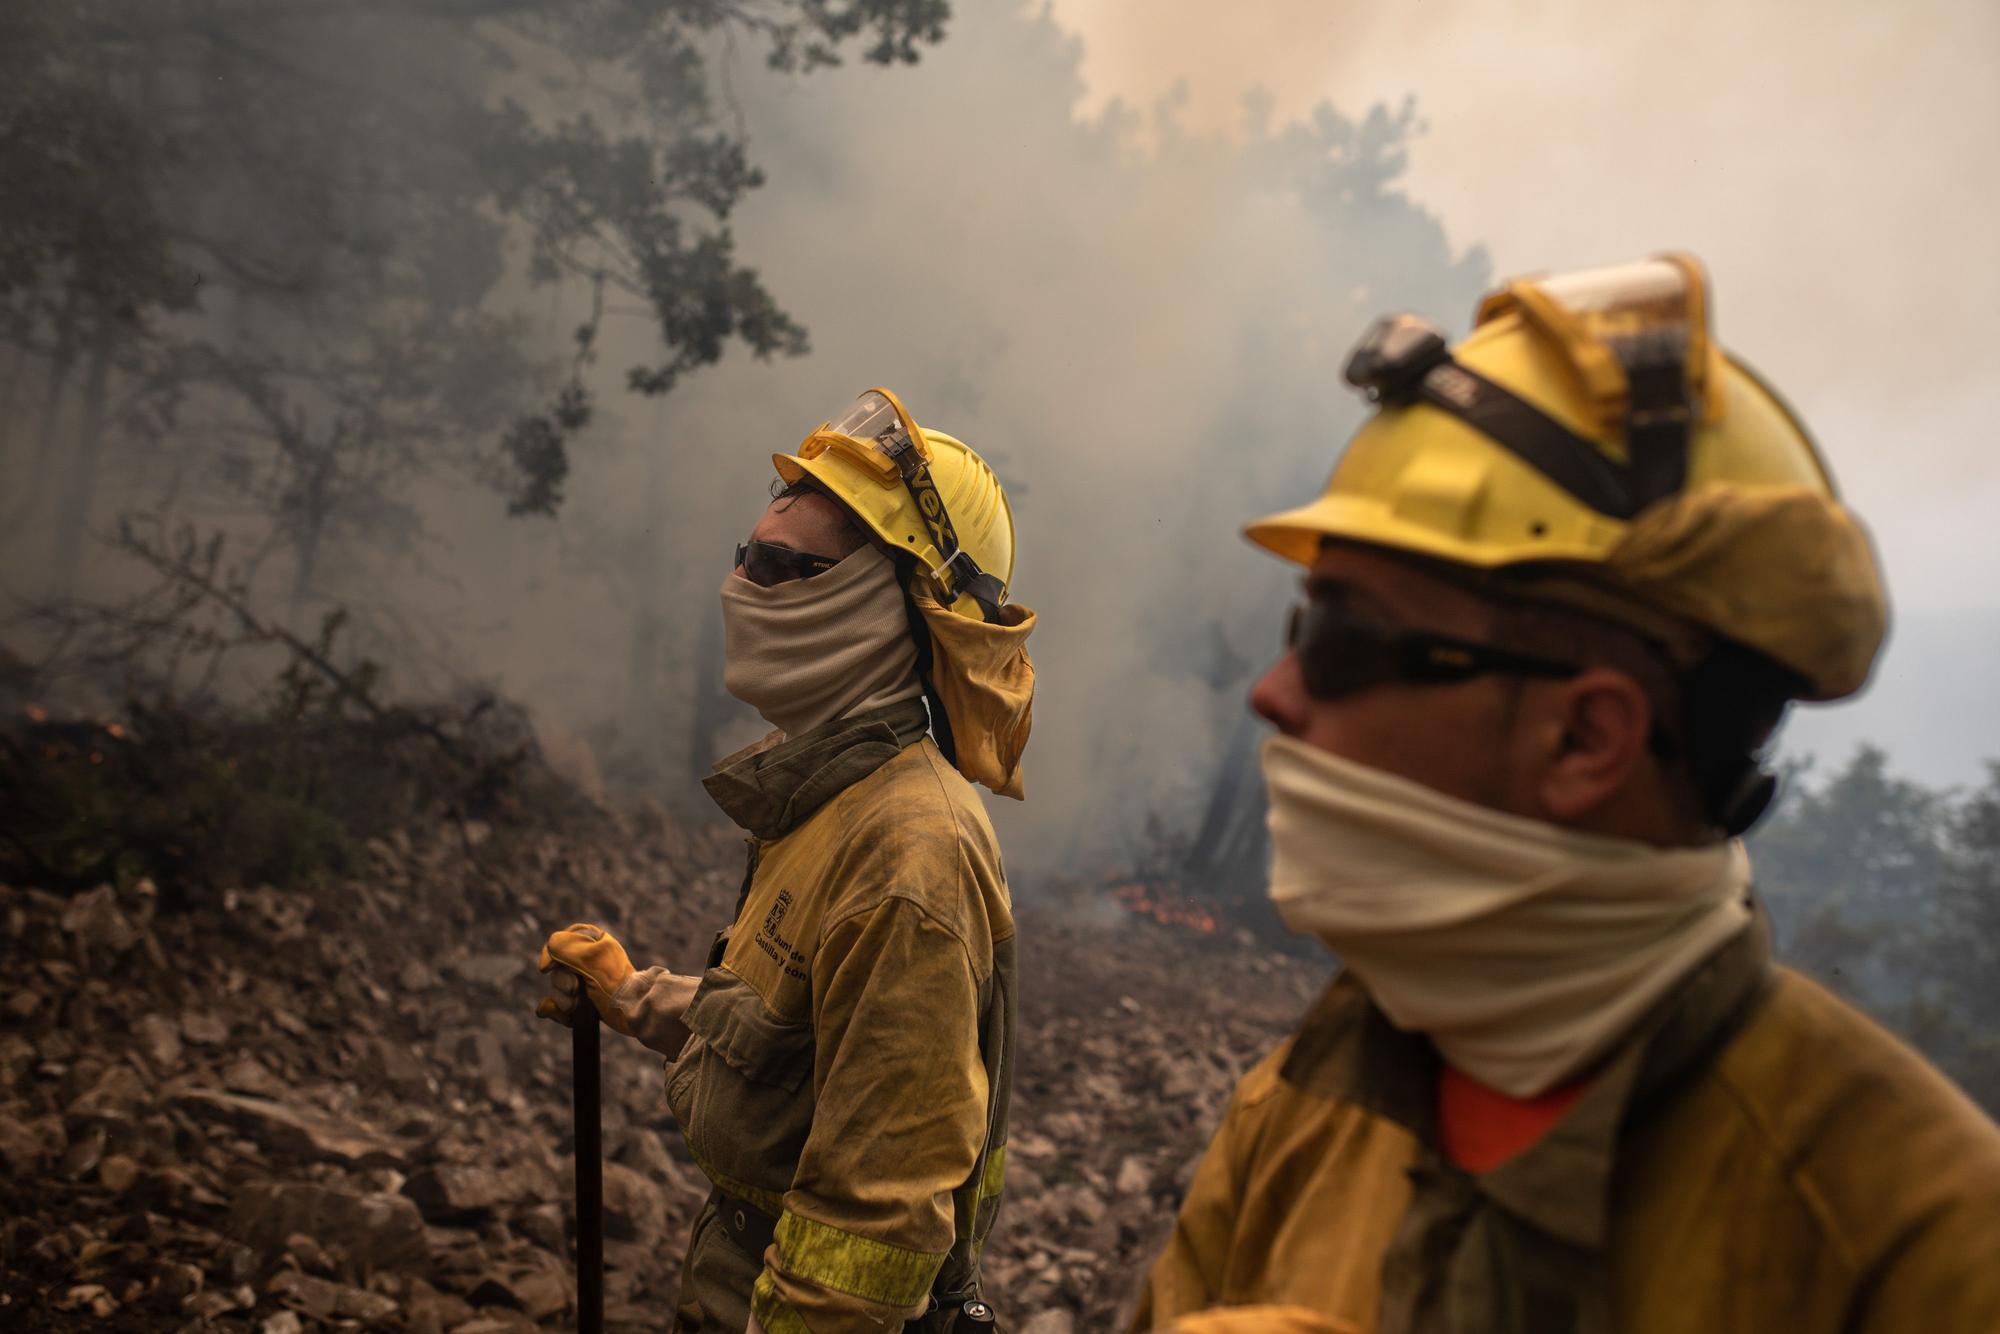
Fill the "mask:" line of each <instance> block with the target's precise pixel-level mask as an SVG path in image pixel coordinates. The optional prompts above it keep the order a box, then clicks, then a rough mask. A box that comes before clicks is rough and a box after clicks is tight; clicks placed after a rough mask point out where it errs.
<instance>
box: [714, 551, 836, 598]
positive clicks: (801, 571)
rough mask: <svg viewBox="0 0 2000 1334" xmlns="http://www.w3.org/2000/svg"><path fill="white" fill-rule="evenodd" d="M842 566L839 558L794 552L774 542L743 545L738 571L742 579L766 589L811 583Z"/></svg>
mask: <svg viewBox="0 0 2000 1334" xmlns="http://www.w3.org/2000/svg"><path fill="white" fill-rule="evenodd" d="M838 564H840V557H838V556H817V555H814V554H813V553H812V552H810V551H794V550H792V549H791V548H790V547H781V546H779V545H778V544H777V543H775V542H743V543H739V544H738V545H737V548H736V567H737V568H739V569H741V570H742V571H743V577H744V578H746V579H748V580H749V581H750V582H751V583H753V584H757V585H759V586H760V587H763V588H769V587H770V586H771V585H773V584H783V583H790V582H791V581H792V580H794V579H810V578H812V577H813V576H814V575H816V574H825V573H826V572H827V571H828V570H830V569H832V568H833V567H834V566H836V565H838Z"/></svg>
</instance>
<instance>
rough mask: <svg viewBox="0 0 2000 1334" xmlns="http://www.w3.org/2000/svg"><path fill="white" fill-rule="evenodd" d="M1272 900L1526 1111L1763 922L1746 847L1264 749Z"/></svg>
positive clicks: (1270, 743) (1313, 753)
mask: <svg viewBox="0 0 2000 1334" xmlns="http://www.w3.org/2000/svg"><path fill="white" fill-rule="evenodd" d="M1263 765H1264V778H1265V782H1266V784H1267V786H1268V788H1269V791H1270V801H1271V805H1270V827H1271V898H1272V900H1273V902H1274V903H1275V904H1276V905H1277V908H1278V912H1279V914H1280V915H1281V916H1282V917H1283V918H1284V920H1285V923H1286V925H1288V926H1290V927H1291V928H1292V929H1293V930H1294V931H1299V932H1302V933H1310V934H1313V935H1316V936H1318V937H1319V938H1320V939H1321V940H1322V941H1324V942H1325V943H1326V945H1327V947H1328V948H1329V949H1331V950H1333V951H1334V953H1336V954H1338V955H1339V956H1340V957H1341V959H1342V961H1343V962H1344V963H1346V965H1347V966H1348V967H1349V968H1350V969H1352V970H1353V972H1354V974H1355V976H1356V977H1358V978H1360V979H1361V982H1362V984H1363V985H1364V986H1366V987H1367V989H1368V992H1369V994H1370V996H1372V997H1373V998H1374V1001H1375V1003H1376V1004H1377V1005H1378V1006H1380V1007H1381V1010H1382V1012H1383V1014H1385V1015H1387V1016H1388V1018H1389V1021H1390V1022H1391V1023H1393V1024H1395V1025H1396V1026H1397V1027H1398V1028H1402V1029H1406V1030H1410V1031H1413V1032H1421V1033H1424V1034H1427V1035H1428V1036H1429V1037H1430V1039H1431V1041H1432V1043H1433V1044H1434V1045H1435V1046H1436V1047H1437V1048H1438V1051H1439V1052H1440V1054H1442V1055H1443V1057H1444V1059H1445V1060H1446V1061H1448V1062H1450V1063H1451V1064H1452V1065H1453V1066H1455V1067H1457V1068H1458V1069H1459V1070H1461V1071H1462V1072H1464V1073H1465V1074H1468V1075H1471V1076H1472V1077H1473V1078H1474V1079H1477V1080H1479V1081H1480V1082H1482V1083H1484V1084H1487V1085H1489V1086H1491V1087H1493V1088H1496V1089H1499V1090H1500V1091H1501V1092H1503V1093H1507V1094H1511V1095H1513V1096H1515V1097H1533V1096H1535V1095H1536V1094H1539V1093H1543V1092H1546V1091H1547V1090H1548V1089H1550V1088H1553V1087H1555V1086H1556V1085H1558V1084H1561V1083H1563V1082H1565V1081H1567V1080H1569V1079H1572V1078H1575V1077H1576V1076H1577V1075H1579V1074H1582V1073H1583V1072H1584V1071H1585V1070H1586V1069H1588V1068H1589V1067H1590V1066H1591V1065H1592V1064H1593V1063H1594V1062H1595V1061H1597V1060H1598V1059H1599V1058H1601V1057H1602V1056H1604V1055H1606V1054H1607V1053H1608V1052H1610V1051H1611V1049H1612V1048H1613V1047H1615V1046H1616V1045H1617V1044H1618V1041H1619V1039H1621V1038H1622V1037H1623V1036H1624V1035H1625V1034H1626V1033H1627V1032H1628V1031H1630V1029H1631V1027H1632V1025H1633V1024H1635V1023H1636V1022H1637V1021H1638V1020H1639V1019H1640V1018H1641V1017H1642V1016H1643V1015H1644V1014H1645V1013H1646V1011H1647V1010H1648V1009H1649V1008H1650V1007H1651V1006H1652V1005H1653V1003H1654V1002H1655V1001H1657V1000H1659V999H1661V998H1662V997H1663V996H1665V995H1666V993H1667V992H1668V991H1669V990H1671V989H1672V987H1673V985H1674V984H1675V983H1676V982H1678V981H1679V980H1680V979H1681V978H1683V977H1685V976H1686V975H1687V974H1688V973H1689V972H1690V971H1691V970H1692V969H1693V968H1694V967H1695V965H1697V964H1698V963H1700V962H1701V960H1702V959H1704V958H1706V957H1707V956H1708V955H1709V954H1710V953H1712V952H1713V951H1714V950H1715V949H1716V948H1718V947H1719V946H1720V945H1722V943H1723V942H1724V941H1726V940H1728V939H1729V938H1731V937H1732V936H1734V935H1735V934H1736V933H1737V932H1739V931H1741V930H1742V929H1743V928H1744V927H1745V926H1746V925H1748V924H1749V921H1750V916H1751V914H1750V907H1749V901H1748V894H1747V891H1748V888H1749V884H1750V861H1749V858H1748V857H1747V856H1746V855H1745V853H1744V851H1743V846H1742V844H1741V843H1739V842H1736V841H1733V840H1732V841H1731V842H1728V843H1718V844H1713V845H1710V846H1707V847H1701V848H1685V849H1661V848H1655V847H1652V846H1651V845H1649V844H1645V843H1638V842H1633V841H1630V840H1626V839H1617V838H1608V837H1602V836H1598V835H1593V834H1583V833H1578V832H1576V831H1573V830H1566V829H1560V828H1557V827H1556V826H1554V825H1549V824H1543V823H1541V822H1540V821H1536V820H1527V819H1522V818H1520V817H1518V816H1513V815H1507V814H1504V813H1502V812H1500V811H1494V810H1489V809H1487V808H1486V807H1483V806H1475V805H1472V804H1470V803H1468V802H1463V801H1458V800H1456V799H1454V798H1451V797H1447V796H1445V795H1444V794H1443V793H1440V792H1437V791H1434V790H1433V789H1431V788H1428V787H1425V786H1423V785H1422V784H1420V783H1414V782H1411V781H1409V780H1407V779H1403V778H1398V777H1395V776H1394V775H1392V774H1387V773H1383V772H1382V771H1380V770H1378V769H1371V768H1368V767H1367V766H1365V765H1360V764H1356V763H1354V762H1352V761H1349V760H1344V759H1341V758H1340V757H1338V756H1335V755H1331V754H1328V753H1327V752H1326V751H1323V750H1321V749H1319V748H1318V747H1316V746H1311V745H1308V744H1306V743H1305V742H1303V741H1298V740H1295V739H1293V738H1291V737H1283V736H1274V737H1271V738H1269V739H1268V740H1266V741H1265V743H1264V752H1263Z"/></svg>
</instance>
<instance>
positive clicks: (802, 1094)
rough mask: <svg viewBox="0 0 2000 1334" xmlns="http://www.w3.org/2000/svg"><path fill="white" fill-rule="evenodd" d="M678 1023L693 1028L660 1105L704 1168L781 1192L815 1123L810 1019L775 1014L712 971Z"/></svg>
mask: <svg viewBox="0 0 2000 1334" xmlns="http://www.w3.org/2000/svg"><path fill="white" fill-rule="evenodd" d="M682 1022H683V1023H685V1024H686V1025H687V1027H688V1032H689V1033H690V1034H692V1038H691V1040H690V1041H689V1043H688V1045H687V1048H686V1049H685V1050H684V1051H683V1052H682V1053H681V1057H680V1060H679V1061H677V1062H676V1063H675V1065H674V1072H673V1074H672V1076H671V1077H670V1078H669V1079H668V1081H667V1105H668V1106H669V1107H670V1108H671V1109H672V1110H673V1113H674V1119H675V1120H676V1121H678V1122H679V1123H680V1127H681V1133H682V1134H683V1135H685V1136H686V1137H687V1141H688V1147H689V1148H691V1149H693V1150H694V1152H695V1155H696V1156H697V1157H698V1158H700V1159H702V1160H703V1162H704V1163H705V1164H706V1165H707V1167H708V1168H709V1170H710V1172H711V1174H718V1173H719V1174H721V1175H724V1176H728V1177H731V1178H733V1179H734V1180H735V1181H737V1182H738V1183H740V1184H742V1185H748V1186H753V1187H756V1188H757V1189H759V1190H768V1191H775V1192H778V1193H782V1192H783V1191H785V1190H786V1189H788V1188H789V1187H790V1185H791V1178H792V1170H793V1168H794V1167H795V1166H796V1165H797V1163H798V1158H799V1154H800V1152H801V1151H802V1150H803V1149H804V1148H805V1142H806V1133H807V1132H808V1131H809V1130H810V1129H811V1128H812V1072H813V1032H812V1025H811V1024H809V1023H806V1022H804V1021H794V1020H787V1019H782V1018H780V1017H779V1016H777V1015H775V1014H773V1013H772V1012H771V1010H770V1009H769V1007H767V1006H766V1005H765V1004H764V999H763V997H761V996H759V995H758V994H757V992H756V990H755V989H754V988H752V987H751V986H750V984H749V983H747V982H745V981H744V980H743V979H742V978H740V977H738V976H736V974H734V973H732V972H730V971H729V970H728V969H727V968H710V969H709V970H708V971H707V972H705V973H703V974H702V977H701V985H700V987H699V988H697V989H696V991H695V994H694V999H693V1000H692V1001H690V1002H689V1003H688V1008H687V1013H686V1014H685V1015H684V1016H683V1018H682Z"/></svg>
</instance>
